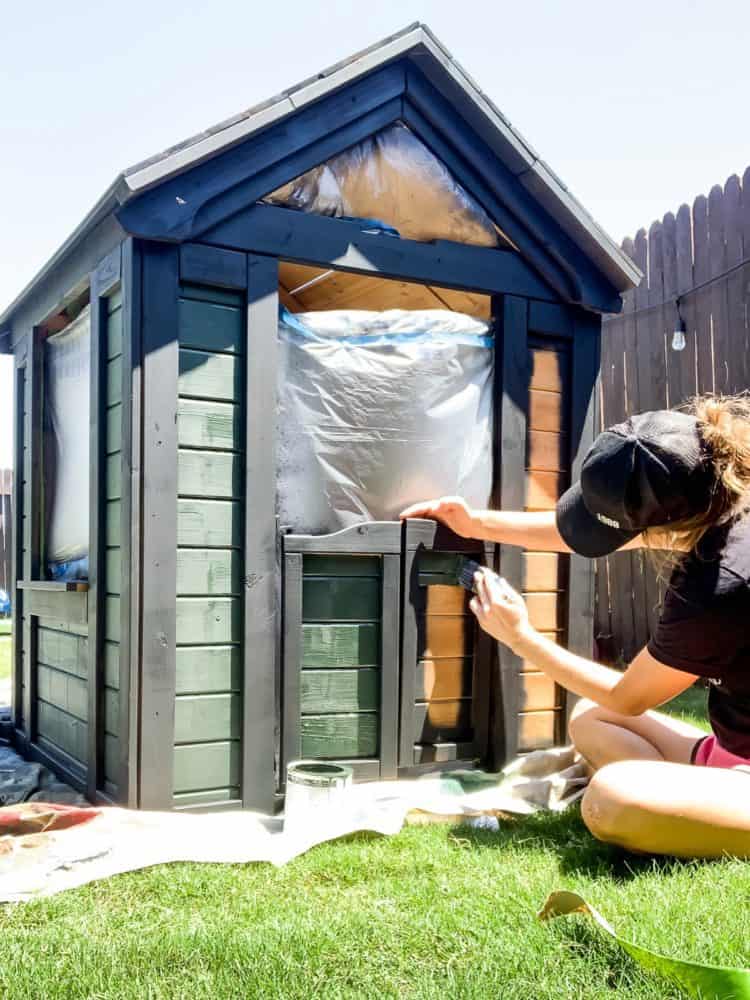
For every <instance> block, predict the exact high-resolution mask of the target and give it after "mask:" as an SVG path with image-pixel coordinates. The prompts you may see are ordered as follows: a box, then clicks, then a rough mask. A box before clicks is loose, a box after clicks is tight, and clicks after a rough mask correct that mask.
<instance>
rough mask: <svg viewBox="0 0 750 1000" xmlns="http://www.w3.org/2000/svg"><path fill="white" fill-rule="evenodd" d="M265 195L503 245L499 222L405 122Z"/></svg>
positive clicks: (414, 232) (307, 208)
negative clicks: (491, 217)
mask: <svg viewBox="0 0 750 1000" xmlns="http://www.w3.org/2000/svg"><path fill="white" fill-rule="evenodd" d="M263 201H265V202H267V203H269V204H272V205H282V206H284V207H286V208H295V209H299V210H301V211H304V212H314V213H316V214H318V215H328V216H336V217H345V218H357V219H363V220H367V221H369V222H373V221H374V220H378V221H379V222H381V223H386V224H387V225H389V226H392V227H394V228H395V230H396V231H397V233H398V234H400V235H401V236H403V237H405V238H407V239H412V240H438V239H442V240H454V241H455V242H457V243H471V244H474V245H476V246H485V247H496V246H500V245H502V246H505V245H506V244H507V241H506V240H504V239H503V237H502V236H501V234H500V231H499V230H498V228H497V226H495V224H494V223H493V222H492V221H491V219H490V218H489V216H488V215H487V213H486V212H485V211H484V209H483V208H482V207H481V205H479V204H478V202H477V201H475V200H474V198H472V197H471V195H469V194H468V192H467V191H465V190H464V189H463V188H462V187H461V185H460V184H459V183H458V182H457V181H456V180H455V179H454V178H453V176H452V175H451V173H450V171H449V170H448V169H447V168H446V167H445V166H444V165H443V163H442V162H441V161H440V160H439V159H438V158H437V157H436V156H435V155H434V153H432V152H431V151H430V150H429V149H428V148H427V146H425V145H424V143H423V142H421V141H420V140H419V139H417V137H416V136H415V135H414V134H413V133H412V132H411V131H410V130H409V129H408V128H407V127H406V125H404V124H403V123H402V122H397V123H396V124H395V125H390V126H389V127H388V128H385V129H383V130H382V131H380V132H377V133H376V134H375V135H373V136H371V137H370V138H368V139H365V140H364V141H363V142H360V143H357V145H356V146H352V147H351V149H348V150H346V151H345V152H343V153H339V155H338V156H334V157H333V158H332V159H330V160H328V161H327V162H326V163H322V164H320V166H317V167H314V168H313V169H312V170H308V171H307V172H306V173H304V174H301V175H300V176H299V177H297V178H295V180H293V181H290V183H288V184H285V185H284V186H283V187H280V188H278V189H277V190H276V191H274V192H272V193H271V194H269V195H267V196H266V197H265V198H264V199H263Z"/></svg>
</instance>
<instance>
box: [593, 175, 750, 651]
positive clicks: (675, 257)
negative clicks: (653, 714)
mask: <svg viewBox="0 0 750 1000" xmlns="http://www.w3.org/2000/svg"><path fill="white" fill-rule="evenodd" d="M622 246H623V249H624V250H625V252H626V253H627V254H628V255H629V256H630V257H632V259H633V260H634V261H635V262H636V264H638V266H639V267H640V269H641V270H642V271H643V272H644V275H645V277H644V279H643V281H642V282H641V284H640V286H639V287H638V288H637V289H635V290H634V291H633V292H629V293H627V294H626V295H625V296H623V311H622V313H621V314H620V315H618V316H610V317H605V319H604V324H603V330H602V383H601V386H602V389H601V391H602V405H601V414H602V426H603V427H604V426H607V425H608V424H611V423H614V422H616V421H618V420H621V419H622V418H623V416H625V415H630V414H632V413H637V412H639V411H640V412H642V411H644V410H649V409H659V408H662V407H664V406H677V405H680V404H681V403H683V402H685V401H686V400H687V399H689V398H690V397H691V396H693V395H694V394H695V393H696V392H712V391H717V392H732V393H734V392H741V391H750V167H748V169H747V170H746V171H745V173H744V174H743V176H742V179H741V180H740V178H739V177H738V176H737V175H733V176H732V177H730V178H729V179H728V180H727V181H726V184H725V185H724V187H723V188H722V187H720V186H719V185H716V186H714V188H712V190H711V192H710V194H709V196H708V198H706V197H705V196H704V195H699V196H698V197H697V198H696V199H695V201H694V202H693V205H692V209H691V208H690V207H689V206H688V205H681V206H680V208H679V209H678V211H677V213H676V215H673V214H672V213H671V212H668V213H667V214H666V215H665V216H664V218H663V219H662V220H656V221H655V222H653V223H652V225H651V226H650V227H649V231H648V236H647V235H646V231H645V230H643V229H640V230H639V231H638V233H637V234H636V236H635V239H634V240H629V239H628V240H625V241H623V244H622ZM730 272H731V273H730ZM678 299H679V311H678ZM680 319H682V321H683V322H684V325H685V347H684V349H683V350H679V351H678V350H675V349H673V348H672V338H673V334H674V331H675V329H676V328H677V327H678V324H679V321H680ZM618 369H619V370H618ZM597 571H598V573H599V576H600V578H601V579H600V581H599V583H598V587H597V595H598V596H597V619H596V629H597V636H599V635H601V636H602V637H604V636H608V635H610V634H611V636H612V639H611V642H609V643H607V644H606V648H607V649H608V651H609V652H610V654H611V658H612V659H613V660H617V659H629V658H630V657H631V656H632V655H633V653H634V652H635V651H637V649H638V648H640V647H641V646H642V645H643V644H644V643H645V642H646V641H647V639H648V635H649V634H650V631H651V630H652V629H653V627H654V624H655V621H656V616H657V614H658V605H659V601H660V589H663V585H661V586H660V585H659V584H658V583H657V580H656V577H655V574H654V572H653V570H652V569H651V567H650V566H649V565H648V562H647V560H645V559H643V558H642V556H641V554H639V553H633V554H632V555H626V554H623V553H619V554H616V555H614V556H610V557H609V558H608V559H606V560H599V565H598V567H597ZM607 601H608V603H607ZM601 648H602V650H604V649H605V644H602V646H601Z"/></svg>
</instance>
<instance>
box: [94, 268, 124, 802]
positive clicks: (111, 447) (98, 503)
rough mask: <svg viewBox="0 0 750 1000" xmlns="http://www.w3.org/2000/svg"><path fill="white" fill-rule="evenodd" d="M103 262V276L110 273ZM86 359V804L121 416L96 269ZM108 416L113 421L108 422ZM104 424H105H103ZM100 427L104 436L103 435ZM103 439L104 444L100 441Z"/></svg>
mask: <svg viewBox="0 0 750 1000" xmlns="http://www.w3.org/2000/svg"><path fill="white" fill-rule="evenodd" d="M111 270H112V269H111V266H110V262H109V261H108V260H107V261H105V271H104V274H105V276H106V275H108V273H109V272H111ZM90 288H91V299H90V307H91V359H90V380H89V385H90V390H89V581H88V582H89V593H88V612H89V615H88V617H89V622H88V625H89V653H90V655H89V661H88V662H89V676H88V716H87V717H88V721H89V726H88V750H87V760H86V789H87V795H88V798H89V800H90V801H92V802H93V801H94V798H95V796H96V791H97V789H98V788H99V787H100V785H101V784H102V782H103V780H104V744H103V739H102V732H100V730H102V688H103V684H102V682H101V673H102V662H103V658H102V645H103V635H104V624H105V623H104V621H103V618H104V593H105V589H106V584H105V576H104V554H105V540H104V534H105V528H104V506H105V502H106V501H105V497H104V494H105V490H103V489H102V486H103V483H104V482H105V481H106V480H105V473H106V463H105V454H109V453H111V452H113V451H116V450H118V449H119V446H120V439H121V435H120V428H119V425H117V424H115V425H114V427H113V426H112V421H113V419H114V415H115V414H119V413H121V411H122V407H121V405H118V406H116V407H114V408H113V409H109V408H108V403H109V400H108V398H107V388H108V381H107V368H108V363H107V360H106V350H105V349H103V346H102V345H103V344H104V343H105V342H106V340H107V312H108V310H107V300H106V299H105V298H102V297H101V292H100V288H99V272H98V269H97V270H95V271H94V272H93V273H92V274H91V286H90ZM110 414H112V417H111V416H110ZM105 420H106V424H105ZM103 425H104V430H105V435H102V428H103ZM103 438H104V439H103Z"/></svg>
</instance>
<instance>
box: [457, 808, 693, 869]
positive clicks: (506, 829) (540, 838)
mask: <svg viewBox="0 0 750 1000" xmlns="http://www.w3.org/2000/svg"><path fill="white" fill-rule="evenodd" d="M454 832H455V835H456V837H458V838H460V839H461V841H462V842H463V843H464V844H469V845H470V846H471V847H473V848H474V849H476V850H478V851H490V850H503V849H505V848H510V847H513V848H518V847H521V846H524V845H526V846H528V847H529V849H530V850H543V851H551V852H552V853H554V854H555V855H557V859H558V863H559V865H560V870H561V872H562V873H563V874H566V875H576V874H577V875H585V876H587V877H588V878H604V879H608V880H610V881H615V882H624V881H627V880H629V879H632V878H635V877H636V876H638V875H640V874H642V873H645V872H653V871H654V870H656V869H658V870H659V871H661V872H663V873H664V874H668V873H670V872H673V871H676V870H679V869H682V868H684V867H686V866H692V865H694V864H695V862H694V861H684V860H681V859H679V858H665V857H663V856H661V855H656V854H632V853H631V852H630V851H626V850H624V849H623V848H620V847H614V846H613V845H611V844H603V843H601V841H598V840H596V839H595V838H594V837H592V835H591V834H590V833H589V831H588V830H587V829H586V826H585V825H584V822H583V820H582V819H581V811H580V808H579V807H578V806H571V807H570V808H569V809H567V810H566V811H565V812H564V813H537V814H536V815H533V816H520V817H511V818H508V819H502V820H501V821H500V829H499V831H488V830H478V829H473V828H472V827H470V826H459V827H456V828H455V831H454Z"/></svg>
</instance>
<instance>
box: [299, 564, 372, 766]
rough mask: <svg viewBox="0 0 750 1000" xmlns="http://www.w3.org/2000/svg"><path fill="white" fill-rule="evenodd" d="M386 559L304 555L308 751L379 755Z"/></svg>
mask: <svg viewBox="0 0 750 1000" xmlns="http://www.w3.org/2000/svg"><path fill="white" fill-rule="evenodd" d="M381 566H382V563H381V560H380V558H379V557H377V556H316V555H311V556H305V557H304V561H303V579H302V621H303V624H302V672H301V677H300V711H301V716H302V718H301V720H300V736H301V749H302V756H303V757H321V758H347V759H351V758H367V757H376V756H377V754H378V732H379V714H380V680H381V672H380V663H381V658H380V618H381V606H380V605H381V596H380V595H381V573H382V570H381Z"/></svg>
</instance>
